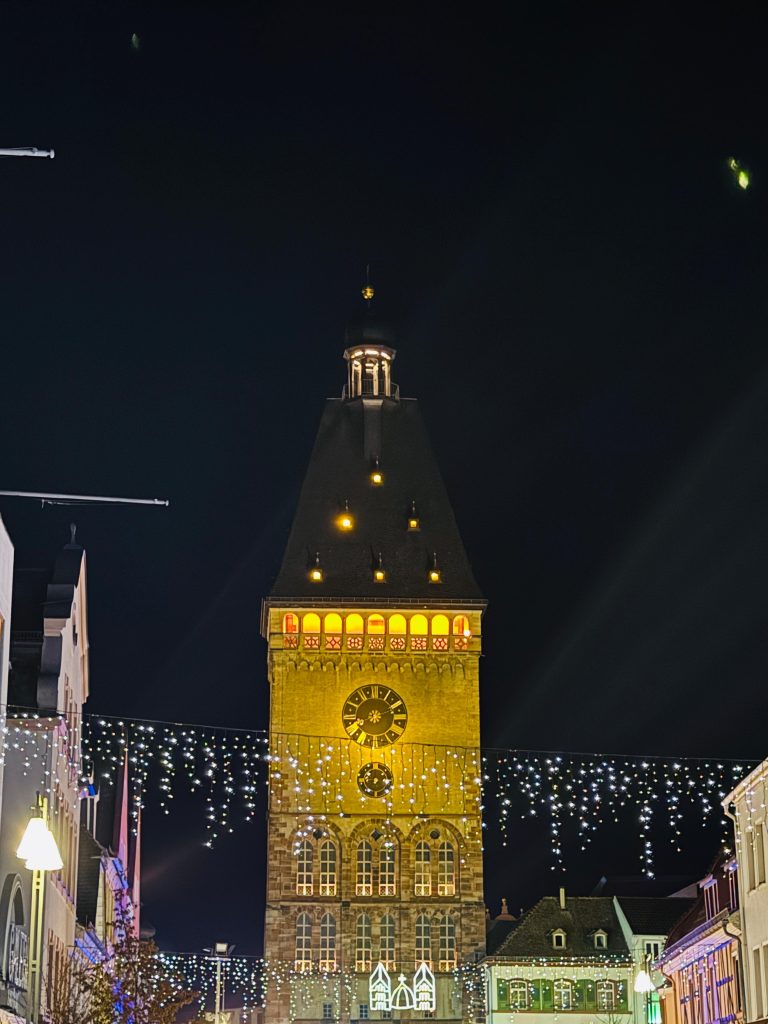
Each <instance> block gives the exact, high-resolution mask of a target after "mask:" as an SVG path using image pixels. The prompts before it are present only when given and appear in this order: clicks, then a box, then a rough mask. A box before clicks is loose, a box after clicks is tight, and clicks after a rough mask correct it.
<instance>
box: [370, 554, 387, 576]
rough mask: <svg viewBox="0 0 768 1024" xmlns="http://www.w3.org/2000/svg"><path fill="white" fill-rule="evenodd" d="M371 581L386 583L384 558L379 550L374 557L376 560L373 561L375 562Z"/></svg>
mask: <svg viewBox="0 0 768 1024" xmlns="http://www.w3.org/2000/svg"><path fill="white" fill-rule="evenodd" d="M373 582H374V583H386V582H387V574H386V572H385V571H384V559H383V558H382V556H381V552H379V557H378V558H377V559H376V562H375V564H374V566H373Z"/></svg>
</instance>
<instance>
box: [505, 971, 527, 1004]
mask: <svg viewBox="0 0 768 1024" xmlns="http://www.w3.org/2000/svg"><path fill="white" fill-rule="evenodd" d="M507 992H508V993H509V994H508V997H507V998H508V999H509V1008H510V1010H527V1009H528V982H527V981H522V980H521V979H519V978H513V979H512V980H511V981H510V982H509V983H508V985H507Z"/></svg>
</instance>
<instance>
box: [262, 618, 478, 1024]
mask: <svg viewBox="0 0 768 1024" xmlns="http://www.w3.org/2000/svg"><path fill="white" fill-rule="evenodd" d="M309 610H310V609H307V608H295V607H294V608H290V607H271V608H269V609H268V611H267V616H268V617H267V620H266V622H265V627H266V631H267V633H268V642H269V679H270V687H271V691H270V751H271V754H272V757H273V758H274V760H273V761H272V763H271V765H270V800H269V840H268V843H269V846H268V886H267V889H268V891H267V914H266V935H265V951H266V956H267V958H268V960H270V962H271V963H272V965H273V967H274V970H275V972H276V973H278V974H280V975H281V976H285V975H286V974H287V972H288V971H289V970H290V969H291V968H292V967H293V962H294V957H295V942H296V917H297V915H298V914H299V913H301V912H302V911H306V912H307V913H309V915H310V917H311V919H312V922H313V926H312V950H313V959H314V960H315V961H316V960H317V959H318V956H319V952H318V950H319V941H320V939H319V928H320V920H321V918H322V916H323V914H324V913H326V912H330V913H332V914H333V915H334V917H335V918H336V927H337V938H336V961H337V963H338V966H339V967H340V968H341V969H342V973H343V976H344V979H345V980H344V981H343V982H342V980H341V979H340V978H339V979H338V980H334V978H333V977H329V978H328V979H325V980H323V979H318V980H316V981H313V982H311V983H310V982H309V981H304V980H302V981H301V982H299V983H297V982H295V981H294V982H293V983H292V984H288V985H285V986H283V988H282V990H281V991H280V992H278V991H277V987H276V986H273V987H272V991H271V992H270V998H269V999H268V1006H267V1020H268V1021H270V1022H271V1021H287V1020H290V1019H291V1018H292V1017H294V1018H296V1019H300V1020H302V1021H315V1020H320V1019H321V1017H322V1004H323V1003H324V1002H332V1003H333V1005H334V1013H335V1014H336V1017H337V1019H339V1020H341V1021H345V1022H346V1021H350V1020H356V1019H357V1017H358V1009H359V1003H361V1002H362V1003H364V1002H367V1001H368V996H367V971H366V972H357V973H356V972H355V967H356V963H355V953H356V944H355V932H356V922H357V918H358V915H359V914H361V913H366V914H368V915H369V916H370V917H371V921H372V961H373V963H374V964H375V963H376V962H378V945H379V938H380V936H379V929H380V921H381V917H382V916H383V915H384V914H391V915H392V916H393V917H394V918H395V921H396V959H397V963H396V965H395V967H396V972H397V971H399V970H402V971H403V972H404V973H406V975H411V974H412V973H413V970H414V968H415V955H416V954H415V930H416V924H415V922H416V918H417V916H418V915H419V914H426V915H427V916H429V918H430V920H431V921H432V922H433V925H432V959H433V968H434V969H435V971H436V974H437V977H438V1010H437V1013H436V1015H435V1016H436V1019H438V1020H446V1021H448V1020H454V1021H455V1020H460V1019H463V1017H464V1015H465V1012H466V1007H465V1006H464V1005H463V998H462V995H461V993H460V991H459V990H458V989H457V987H456V985H455V983H454V980H453V976H452V973H451V972H450V971H448V970H444V971H442V972H440V967H441V964H440V963H439V940H438V935H439V921H440V919H441V916H442V915H444V914H450V915H451V916H452V917H453V919H454V922H455V926H456V951H457V961H458V963H459V964H461V963H465V962H467V961H470V960H472V959H473V958H474V956H475V954H476V953H478V952H481V951H483V950H484V943H485V913H484V906H483V889H482V852H481V842H482V839H481V815H480V774H481V765H480V751H479V747H480V721H479V711H480V709H479V691H478V682H479V657H480V651H481V613H480V611H479V610H478V609H462V608H450V609H446V608H440V607H439V606H437V605H435V606H434V607H432V608H429V609H424V608H419V609H406V608H395V607H393V608H386V609H382V608H369V609H365V608H355V609H353V611H354V612H358V613H359V614H361V615H362V616H363V619H364V620H366V621H367V617H368V615H369V614H376V615H382V616H383V617H384V619H385V620H386V619H388V618H389V617H390V616H391V615H393V614H396V613H398V614H400V615H403V616H405V618H406V619H409V618H410V617H411V615H413V614H422V615H426V616H427V618H428V619H430V620H431V618H432V616H433V615H435V614H440V613H442V614H444V615H447V616H448V618H449V621H451V622H452V621H453V619H454V617H455V616H456V615H460V614H463V615H466V616H467V619H468V620H469V631H470V634H471V635H470V636H463V635H462V636H454V635H453V634H452V633H451V634H450V635H449V636H448V637H447V638H446V637H441V638H438V637H433V636H431V635H430V634H429V633H428V634H427V635H426V637H423V638H414V637H412V636H409V635H407V634H406V636H405V637H404V638H402V637H394V638H393V637H392V636H390V635H389V634H388V633H384V634H383V635H381V636H375V637H374V636H373V635H368V634H363V635H362V636H360V635H357V636H356V637H355V638H352V637H349V636H347V635H345V634H342V635H341V636H339V635H337V634H333V635H329V636H326V635H325V634H323V633H319V634H304V633H301V632H299V633H293V634H290V633H284V632H283V626H284V615H285V614H286V613H294V614H295V615H296V616H297V618H298V619H299V620H301V618H302V616H303V615H304V614H306V612H307V611H309ZM315 610H316V611H317V612H318V614H320V616H321V619H322V618H323V617H324V616H325V615H326V614H328V613H329V612H334V611H335V612H338V613H339V614H340V615H341V617H342V620H344V619H345V617H346V615H347V614H348V613H349V611H350V609H345V608H331V607H327V608H322V609H315ZM393 639H394V640H395V647H396V648H397V649H394V650H393V649H392V647H393V645H392V640H393ZM350 640H351V643H352V645H353V648H352V649H350ZM414 640H415V643H414ZM414 646H415V647H418V648H419V649H413V648H414ZM424 647H426V649H423V648H424ZM402 648H404V649H402ZM374 682H375V683H379V684H381V685H384V686H386V687H387V688H391V689H392V690H394V691H396V693H397V694H399V696H400V697H402V699H403V700H404V702H405V705H406V708H407V712H408V719H407V724H406V727H405V730H404V732H403V733H402V736H401V737H400V738H399V739H398V740H397V741H396V742H395V743H393V744H391V745H387V746H382V747H377V748H376V749H371V748H370V747H368V746H362V745H360V744H359V743H357V742H355V741H354V740H352V739H350V738H349V736H348V735H347V733H346V732H345V729H344V723H343V721H342V709H343V706H344V702H345V700H346V698H347V697H348V696H349V694H350V693H352V692H353V691H354V690H355V689H356V688H357V687H358V686H362V685H364V684H370V683H374ZM370 762H377V763H380V764H384V765H386V766H387V768H388V769H390V771H391V772H392V776H393V788H392V790H391V791H390V793H388V794H387V796H386V797H371V796H366V795H365V794H364V793H363V792H361V789H360V787H359V785H358V774H359V772H360V769H361V768H362V767H363V766H364V765H366V764H368V763H370ZM372 830H374V831H375V832H376V833H378V834H379V835H383V836H385V837H387V841H391V842H392V843H393V844H394V846H395V848H396V879H397V890H396V894H395V895H394V896H392V895H387V896H379V895H377V894H373V895H366V896H360V895H358V894H357V891H356V849H357V843H358V841H359V840H360V839H361V838H363V837H364V836H367V835H368V834H370V833H371V831H372ZM304 837H308V838H309V840H310V841H311V842H313V843H314V844H315V845H317V842H318V841H319V839H320V837H329V838H332V839H333V840H334V841H335V843H336V844H337V848H338V854H337V856H338V866H337V879H336V888H335V892H334V893H333V894H329V895H322V896H321V895H320V894H319V884H318V869H319V864H318V857H317V849H316V850H315V865H314V867H315V883H314V886H313V892H312V894H311V895H310V896H308V895H305V894H301V895H300V894H299V893H298V892H297V874H296V871H297V858H296V856H295V844H296V842H297V838H298V839H301V838H304ZM419 840H421V841H424V842H427V843H428V844H429V846H430V849H431V853H432V866H431V872H432V888H431V892H430V894H429V895H424V894H421V895H417V894H416V892H415V885H414V869H415V856H414V848H415V844H416V843H417V842H418V841H419ZM444 840H447V841H449V842H451V844H452V845H453V847H454V850H455V858H456V860H455V866H456V889H455V893H453V894H439V893H438V884H437V883H438V863H437V862H438V847H439V844H440V842H442V841H444ZM291 989H293V993H292V994H291ZM299 989H300V992H299V991H298V990H299ZM373 1016H374V1015H373V1014H372V1017H373ZM419 1016H420V1017H421V1016H422V1015H419ZM400 1019H401V1020H404V1019H406V1018H405V1017H403V1016H402V1015H401V1016H400ZM414 1019H416V1018H415V1016H414Z"/></svg>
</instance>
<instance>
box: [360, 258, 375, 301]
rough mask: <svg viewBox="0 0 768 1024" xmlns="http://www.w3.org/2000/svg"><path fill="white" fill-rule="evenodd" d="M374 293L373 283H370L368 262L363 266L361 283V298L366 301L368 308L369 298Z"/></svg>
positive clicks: (371, 297) (369, 265) (370, 298)
mask: <svg viewBox="0 0 768 1024" xmlns="http://www.w3.org/2000/svg"><path fill="white" fill-rule="evenodd" d="M375 294H376V293H375V292H374V290H373V285H372V284H371V264H370V263H368V264H366V267H365V284H364V285H363V291H362V295H363V298H364V299H365V301H366V302H367V303H368V309H370V308H371V300H372V299H373V296H374V295H375Z"/></svg>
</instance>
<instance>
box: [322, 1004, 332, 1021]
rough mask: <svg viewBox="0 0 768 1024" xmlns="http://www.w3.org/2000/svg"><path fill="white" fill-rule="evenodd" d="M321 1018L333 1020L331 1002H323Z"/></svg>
mask: <svg viewBox="0 0 768 1024" xmlns="http://www.w3.org/2000/svg"><path fill="white" fill-rule="evenodd" d="M323 1020H334V1015H333V1003H323Z"/></svg>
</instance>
